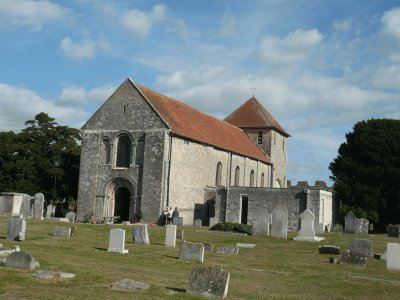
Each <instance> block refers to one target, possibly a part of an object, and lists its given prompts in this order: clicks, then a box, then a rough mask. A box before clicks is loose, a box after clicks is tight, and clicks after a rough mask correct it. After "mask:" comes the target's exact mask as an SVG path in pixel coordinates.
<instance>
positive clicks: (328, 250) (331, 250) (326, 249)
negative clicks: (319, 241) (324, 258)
mask: <svg viewBox="0 0 400 300" xmlns="http://www.w3.org/2000/svg"><path fill="white" fill-rule="evenodd" d="M319 254H340V247H338V246H333V245H322V246H319Z"/></svg>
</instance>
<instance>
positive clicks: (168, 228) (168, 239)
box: [165, 225, 176, 247]
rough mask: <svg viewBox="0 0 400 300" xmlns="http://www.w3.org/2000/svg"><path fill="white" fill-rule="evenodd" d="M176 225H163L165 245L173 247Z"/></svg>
mask: <svg viewBox="0 0 400 300" xmlns="http://www.w3.org/2000/svg"><path fill="white" fill-rule="evenodd" d="M175 245H176V225H165V247H175Z"/></svg>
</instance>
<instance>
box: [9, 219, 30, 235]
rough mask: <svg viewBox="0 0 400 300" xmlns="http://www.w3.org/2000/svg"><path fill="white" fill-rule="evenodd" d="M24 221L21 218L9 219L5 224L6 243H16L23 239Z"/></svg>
mask: <svg viewBox="0 0 400 300" xmlns="http://www.w3.org/2000/svg"><path fill="white" fill-rule="evenodd" d="M25 231H26V221H25V220H24V219H22V218H14V217H11V218H9V219H8V224H7V236H6V240H7V241H16V240H21V238H23V239H24V238H25Z"/></svg>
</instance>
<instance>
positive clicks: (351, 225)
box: [344, 210, 356, 233]
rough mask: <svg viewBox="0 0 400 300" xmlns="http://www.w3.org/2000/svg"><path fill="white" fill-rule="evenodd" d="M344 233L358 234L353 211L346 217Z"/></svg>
mask: <svg viewBox="0 0 400 300" xmlns="http://www.w3.org/2000/svg"><path fill="white" fill-rule="evenodd" d="M344 232H346V233H356V216H355V215H354V213H353V212H352V211H351V210H350V211H349V212H348V213H347V215H346V216H345V217H344Z"/></svg>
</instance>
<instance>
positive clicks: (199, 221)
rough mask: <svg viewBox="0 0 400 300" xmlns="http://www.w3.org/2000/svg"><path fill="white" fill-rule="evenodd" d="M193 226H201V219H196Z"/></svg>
mask: <svg viewBox="0 0 400 300" xmlns="http://www.w3.org/2000/svg"><path fill="white" fill-rule="evenodd" d="M193 226H197V227H201V219H196V220H194V222H193Z"/></svg>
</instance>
